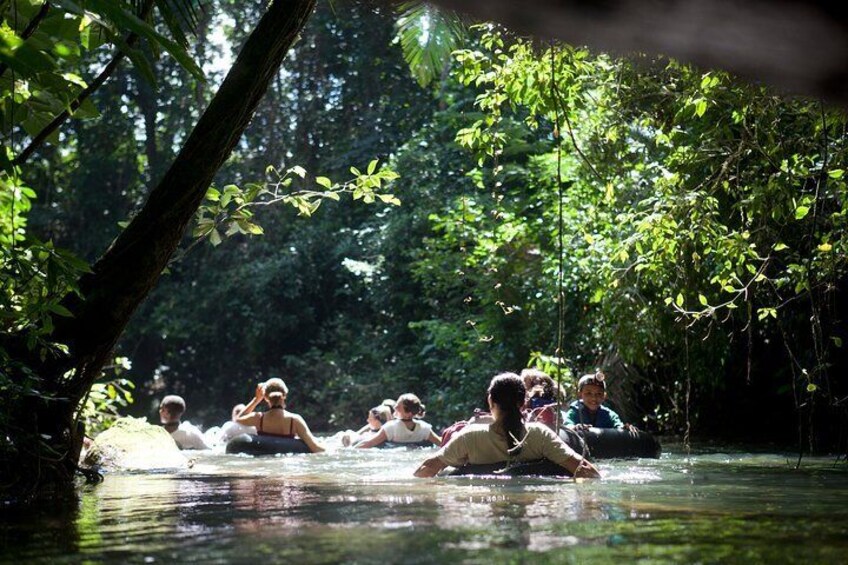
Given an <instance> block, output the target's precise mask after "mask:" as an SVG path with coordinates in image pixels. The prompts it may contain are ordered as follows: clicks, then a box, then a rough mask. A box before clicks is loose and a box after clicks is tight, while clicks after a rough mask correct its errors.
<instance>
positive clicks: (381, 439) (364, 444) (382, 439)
mask: <svg viewBox="0 0 848 565" xmlns="http://www.w3.org/2000/svg"><path fill="white" fill-rule="evenodd" d="M388 439H389V438H388V437H387V436H386V430H382V429H381V430H380V431H379V432H377V435H375V436H374V437H372V438H371V439H369V440H367V441H360V442H359V443H357V444H356V445H354V446H353V447H355V448H357V449H366V448H368V447H374V446H377V445H380V444H383V443H386V441H387V440H388Z"/></svg>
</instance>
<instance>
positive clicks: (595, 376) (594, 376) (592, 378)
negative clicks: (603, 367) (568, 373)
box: [577, 371, 607, 392]
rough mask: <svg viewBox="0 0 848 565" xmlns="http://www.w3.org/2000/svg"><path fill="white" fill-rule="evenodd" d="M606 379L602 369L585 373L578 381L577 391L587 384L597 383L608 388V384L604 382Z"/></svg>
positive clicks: (603, 387) (596, 384)
mask: <svg viewBox="0 0 848 565" xmlns="http://www.w3.org/2000/svg"><path fill="white" fill-rule="evenodd" d="M605 380H606V376H605V375H604V374H603V373H602V372H601V371H595V372H594V373H591V374H588V375H583V376H582V377H580V380H579V381H577V392H580V391H582V390H583V387H584V386H586V385H595V386H599V387H601V388H602V389H604V390H606V389H607V385H606V383H605V382H604V381H605Z"/></svg>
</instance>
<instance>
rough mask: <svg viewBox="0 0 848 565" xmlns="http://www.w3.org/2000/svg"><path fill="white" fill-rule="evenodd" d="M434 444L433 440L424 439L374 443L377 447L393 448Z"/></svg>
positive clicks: (414, 447) (412, 447) (430, 445)
mask: <svg viewBox="0 0 848 565" xmlns="http://www.w3.org/2000/svg"><path fill="white" fill-rule="evenodd" d="M434 445H435V444H434V443H433V442H430V441H427V440H424V441H412V442H408V443H401V442H397V441H384V442H383V443H381V444H380V445H375V446H374V447H377V448H379V449H394V448H397V447H405V448H406V449H421V448H424V447H433V446H434Z"/></svg>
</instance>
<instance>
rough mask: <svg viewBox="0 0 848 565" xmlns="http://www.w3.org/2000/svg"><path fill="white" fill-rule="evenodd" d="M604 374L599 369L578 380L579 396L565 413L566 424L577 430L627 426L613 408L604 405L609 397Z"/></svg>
mask: <svg viewBox="0 0 848 565" xmlns="http://www.w3.org/2000/svg"><path fill="white" fill-rule="evenodd" d="M604 381H605V377H604V374H603V373H602V372H600V371H597V372H596V373H594V374H591V375H583V376H582V377H580V380H579V381H577V397H578V399H579V400H575V401H574V402H572V403H571V406H569V408H568V413H567V414H566V415H565V425H566V427H568V428H572V429H575V430H583V429H587V428H593V427H594V428H616V429H623V428H625V427H628V428H629V427H630V426H625V425H624V423H623V422H622V421H621V418H619V417H618V414H616V413H615V412H614V411H613V410H610V409H609V408H607V407H606V406H603V403H604V401H605V400H606V399H607V387H606V383H605V382H604Z"/></svg>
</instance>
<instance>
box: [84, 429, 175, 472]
mask: <svg viewBox="0 0 848 565" xmlns="http://www.w3.org/2000/svg"><path fill="white" fill-rule="evenodd" d="M83 462H84V464H86V465H92V466H98V467H101V468H105V469H114V470H127V471H142V470H143V471H149V470H152V469H185V468H187V467H188V466H189V461H188V459H187V458H186V456H185V455H183V454H182V453H181V452H180V449H179V448H178V447H177V444H176V442H175V441H174V440H173V438H172V437H171V434H169V433H168V432H166V431H165V429H164V428H162V427H160V426H153V425H150V424H148V423H147V421H146V420H145V419H144V418H121V419H120V420H118V421H117V422H115V424H114V425H113V426H112V427H111V428H109V429H108V430H106V431H104V432H103V433H101V434H100V435H98V436H97V437H96V438H95V439H94V442H93V443H92V445H91V448H89V450H88V452H87V453H86V454H85V458H84V460H83Z"/></svg>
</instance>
